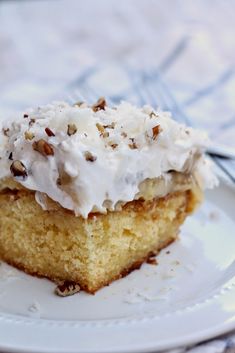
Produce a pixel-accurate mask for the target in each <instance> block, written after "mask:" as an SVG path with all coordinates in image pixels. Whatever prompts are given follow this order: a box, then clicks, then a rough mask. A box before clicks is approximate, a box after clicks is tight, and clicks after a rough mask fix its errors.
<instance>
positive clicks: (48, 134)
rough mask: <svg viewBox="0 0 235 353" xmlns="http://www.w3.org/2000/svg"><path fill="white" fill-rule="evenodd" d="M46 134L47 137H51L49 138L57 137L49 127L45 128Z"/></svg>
mask: <svg viewBox="0 0 235 353" xmlns="http://www.w3.org/2000/svg"><path fill="white" fill-rule="evenodd" d="M45 133H46V134H47V136H49V137H51V136H55V134H54V132H53V131H52V130H51V129H50V128H49V127H46V128H45Z"/></svg>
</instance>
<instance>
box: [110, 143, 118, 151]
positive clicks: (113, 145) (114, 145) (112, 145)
mask: <svg viewBox="0 0 235 353" xmlns="http://www.w3.org/2000/svg"><path fill="white" fill-rule="evenodd" d="M110 146H111V147H112V149H113V150H115V148H117V146H118V144H117V143H112V144H111V145H110Z"/></svg>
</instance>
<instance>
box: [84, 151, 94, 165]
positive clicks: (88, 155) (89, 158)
mask: <svg viewBox="0 0 235 353" xmlns="http://www.w3.org/2000/svg"><path fill="white" fill-rule="evenodd" d="M84 156H85V158H86V161H89V162H95V161H96V160H97V157H96V156H93V154H92V153H91V152H89V151H86V152H84Z"/></svg>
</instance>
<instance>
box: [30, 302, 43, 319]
mask: <svg viewBox="0 0 235 353" xmlns="http://www.w3.org/2000/svg"><path fill="white" fill-rule="evenodd" d="M28 311H29V313H30V315H32V316H36V317H38V318H40V317H41V306H40V304H39V303H38V302H37V301H36V300H35V301H34V302H33V304H32V305H30V306H29V308H28Z"/></svg>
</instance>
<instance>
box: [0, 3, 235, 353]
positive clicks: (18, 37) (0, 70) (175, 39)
mask: <svg viewBox="0 0 235 353" xmlns="http://www.w3.org/2000/svg"><path fill="white" fill-rule="evenodd" d="M234 13H235V2H234V1H232V0H231V1H229V0H227V1H221V0H197V1H194V0H192V1H191V0H181V1H180V0H164V1H163V0H133V1H132V0H119V1H115V0H99V1H94V0H86V1H75V0H73V1H70V0H66V1H15V2H14V1H5V2H4V1H3V2H1V3H0V93H1V94H0V116H2V117H3V118H4V117H6V116H7V115H8V114H12V113H13V112H14V111H17V110H23V109H25V108H26V107H28V106H32V105H38V104H41V103H46V102H49V101H50V100H51V99H56V98H61V97H63V96H64V97H65V98H68V96H70V97H71V99H76V95H77V96H79V95H81V94H82V95H84V96H85V98H86V97H88V98H90V99H92V98H94V97H95V96H96V95H109V96H110V95H111V96H112V99H114V100H115V99H116V100H118V99H122V98H126V99H130V100H136V95H135V94H133V91H134V93H135V89H136V90H137V89H139V87H140V86H141V84H143V82H148V83H147V84H148V85H149V86H148V90H147V91H146V90H142V91H141V90H140V91H141V92H139V93H138V97H137V98H139V101H146V102H148V101H149V102H150V103H156V104H158V100H159V97H158V93H157V92H158V90H159V87H157V85H158V84H156V82H157V77H158V75H159V74H160V75H161V79H163V81H164V85H166V86H167V90H170V95H168V96H167V97H168V98H167V99H170V101H169V100H168V101H167V102H168V104H172V98H169V97H171V95H173V98H174V100H176V101H177V102H178V103H179V104H180V109H181V110H182V111H183V112H184V114H185V116H187V118H188V119H189V120H190V122H191V123H192V124H193V125H194V126H197V127H204V128H206V129H207V130H208V131H209V133H210V135H211V137H212V138H216V139H217V140H218V141H221V142H224V143H227V144H229V145H232V146H235V99H234V94H235V79H234V63H235V21H234ZM145 80H147V81H145ZM160 89H161V87H160ZM74 92H75V93H74ZM136 103H139V102H138V101H137V102H136ZM160 103H162V100H161V99H160ZM185 351H187V352H191V353H222V352H225V351H226V352H229V353H232V352H235V334H230V335H228V336H226V337H225V338H220V339H216V340H214V341H211V342H209V343H207V344H202V345H199V346H197V347H194V348H192V349H189V348H186V347H184V348H182V349H177V350H175V351H174V353H176V352H177V353H179V352H185ZM172 353H173V351H172Z"/></svg>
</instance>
